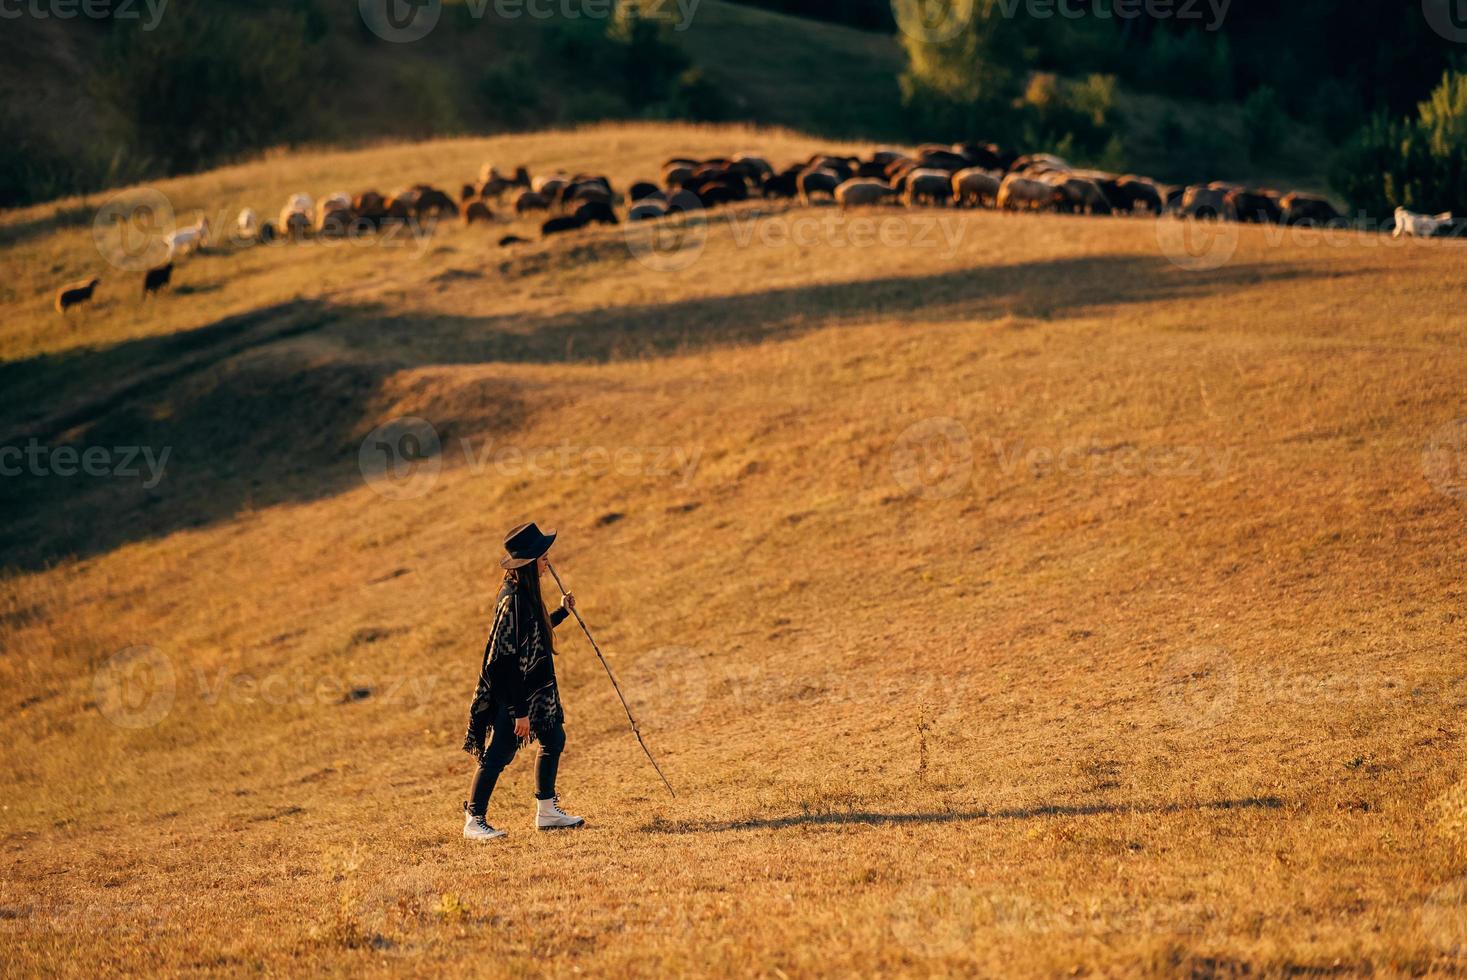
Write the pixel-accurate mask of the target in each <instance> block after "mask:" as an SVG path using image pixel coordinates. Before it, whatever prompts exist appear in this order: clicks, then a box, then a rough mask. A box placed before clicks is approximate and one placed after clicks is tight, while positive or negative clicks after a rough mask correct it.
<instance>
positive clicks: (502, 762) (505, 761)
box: [469, 704, 565, 817]
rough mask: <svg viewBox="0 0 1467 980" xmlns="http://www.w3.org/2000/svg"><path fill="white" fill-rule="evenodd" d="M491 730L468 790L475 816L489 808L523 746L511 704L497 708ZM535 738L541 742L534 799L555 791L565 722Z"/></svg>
mask: <svg viewBox="0 0 1467 980" xmlns="http://www.w3.org/2000/svg"><path fill="white" fill-rule="evenodd" d="M492 732H493V734H492V735H491V736H490V739H489V744H488V746H486V747H485V749H484V755H483V756H482V757H480V759H479V771H478V772H476V773H474V784H473V786H472V787H471V788H470V790H469V812H470V813H472V814H473V815H474V816H476V817H482V816H483V815H484V814H485V813H487V812H488V810H489V796H490V794H492V793H493V792H494V784H495V783H497V782H498V781H499V774H500V773H501V772H503V771H504V767H505V766H507V765H509V764H510V762H512V761H513V760H514V756H515V753H516V752H518V751H519V748H520V740H519V739H517V738H515V735H514V717H513V716H512V715H511V714H510V711H509V706H508V705H503V704H502V705H499V706H498V708H496V709H495V713H494V727H493V729H492ZM536 738H537V739H538V740H539V742H540V754H539V756H537V757H536V759H535V799H537V800H548V799H550V798H551V797H552V796H554V795H555V772H556V770H557V769H559V768H560V753H561V751H562V750H563V749H564V748H565V726H563V725H556V726H555V727H554V728H552V729H551V730H550V731H548V732H544V733H537V734H536Z"/></svg>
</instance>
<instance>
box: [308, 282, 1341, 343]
mask: <svg viewBox="0 0 1467 980" xmlns="http://www.w3.org/2000/svg"><path fill="white" fill-rule="evenodd" d="M508 268H509V269H510V270H511V271H508V272H506V274H507V275H513V272H512V268H513V267H512V266H508ZM696 269H697V267H696V266H695V267H694V269H693V270H689V272H687V273H684V274H691V273H692V272H694V271H696ZM1326 275H1328V273H1323V272H1320V271H1318V270H1315V269H1311V268H1307V267H1299V266H1288V265H1283V264H1257V265H1244V264H1239V265H1233V266H1225V267H1223V268H1221V269H1217V270H1212V271H1209V272H1187V271H1184V270H1182V269H1180V268H1178V267H1176V266H1175V265H1173V264H1172V263H1170V262H1168V261H1166V260H1164V259H1158V258H1148V257H1141V256H1093V257H1082V258H1066V259H1058V260H1053V261H1043V262H1024V263H1019V264H1016V265H1010V266H1001V267H993V268H980V269H963V270H958V271H951V272H943V273H939V274H936V275H931V276H891V277H879V276H876V277H873V278H869V279H862V280H856V281H846V282H833V283H820V284H816V285H807V286H791V287H782V288H776V289H766V290H761V291H757V292H751V293H742V294H733V295H718V296H709V297H704V298H698V299H689V300H680V301H677V302H671V303H645V304H640V305H636V306H622V307H613V308H602V309H594V310H589V311H577V312H574V313H566V314H561V315H555V316H549V317H541V318H534V317H526V316H524V315H522V314H493V313H489V314H484V315H477V316H476V315H439V314H431V313H424V314H417V313H414V312H412V311H408V312H403V311H401V310H391V311H388V310H384V309H382V308H380V307H373V306H361V307H356V308H350V309H342V310H339V312H340V313H341V317H340V329H333V331H332V333H333V335H338V336H341V337H344V338H345V339H347V340H348V341H349V342H353V343H359V344H362V345H363V346H366V347H368V348H374V347H378V346H382V345H387V346H390V347H393V348H403V347H406V348H408V349H415V350H417V351H419V352H420V353H421V354H422V356H423V357H425V358H427V359H433V360H438V361H442V362H463V361H485V360H488V361H519V362H525V361H530V362H538V363H567V362H604V361H612V360H619V359H624V358H642V357H657V356H662V355H667V354H672V353H681V352H686V351H695V350H699V349H704V348H708V347H717V346H723V345H730V344H747V343H757V342H759V341H761V340H768V339H774V338H783V337H793V336H798V335H799V334H801V333H804V332H807V331H810V330H815V329H820V328H823V327H829V326H842V325H847V324H851V323H860V322H870V321H878V320H882V319H892V318H895V317H914V318H916V317H920V318H925V319H930V320H934V321H947V322H953V321H958V322H962V321H965V320H971V321H982V320H992V319H996V318H1000V317H1005V316H1018V317H1024V318H1031V319H1041V320H1042V319H1053V318H1059V317H1062V316H1067V315H1072V314H1074V313H1076V312H1078V311H1083V310H1090V309H1100V308H1104V307H1107V306H1117V305H1122V304H1134V303H1149V302H1158V301H1166V300H1201V299H1207V298H1211V297H1216V296H1226V295H1229V294H1231V293H1232V292H1234V291H1236V290H1238V289H1241V288H1246V287H1249V286H1256V285H1260V284H1265V283H1270V282H1279V281H1284V280H1291V279H1302V278H1317V277H1323V276H1326Z"/></svg>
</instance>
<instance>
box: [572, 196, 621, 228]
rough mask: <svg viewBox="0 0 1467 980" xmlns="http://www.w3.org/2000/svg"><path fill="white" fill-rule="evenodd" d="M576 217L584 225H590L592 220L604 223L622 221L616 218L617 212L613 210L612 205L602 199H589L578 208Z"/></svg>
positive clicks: (610, 223)
mask: <svg viewBox="0 0 1467 980" xmlns="http://www.w3.org/2000/svg"><path fill="white" fill-rule="evenodd" d="M575 217H576V218H577V219H578V220H579V221H580V222H581V224H583V225H589V224H591V223H592V222H596V223H597V224H603V225H615V224H619V223H620V222H618V221H617V220H616V212H615V211H613V210H611V205H610V204H606V203H604V202H602V201H587V202H586V203H585V204H582V205H581V206H580V207H578V208H576V213H575Z"/></svg>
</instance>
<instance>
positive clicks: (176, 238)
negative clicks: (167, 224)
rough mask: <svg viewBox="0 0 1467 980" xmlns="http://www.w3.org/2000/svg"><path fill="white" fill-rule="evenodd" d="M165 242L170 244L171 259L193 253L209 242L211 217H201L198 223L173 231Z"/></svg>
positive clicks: (165, 238)
mask: <svg viewBox="0 0 1467 980" xmlns="http://www.w3.org/2000/svg"><path fill="white" fill-rule="evenodd" d="M163 242H164V244H166V245H167V246H168V258H169V260H170V261H171V260H172V259H174V258H175V257H178V256H182V255H192V254H193V253H194V252H197V251H198V250H199V249H201V248H205V247H207V246H208V244H209V219H208V218H200V219H199V221H198V223H197V224H193V225H189V226H188V227H187V228H179V229H177V230H175V231H171V232H169V233H168V235H166V236H165V237H164V239H163Z"/></svg>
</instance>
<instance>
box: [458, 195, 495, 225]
mask: <svg viewBox="0 0 1467 980" xmlns="http://www.w3.org/2000/svg"><path fill="white" fill-rule="evenodd" d="M463 218H464V224H466V225H471V224H473V223H474V222H475V221H485V222H492V221H493V220H494V212H493V211H490V210H489V205H487V204H485V203H484V202H483V201H477V200H476V201H469V202H468V203H467V204H465V205H464V211H463Z"/></svg>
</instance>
